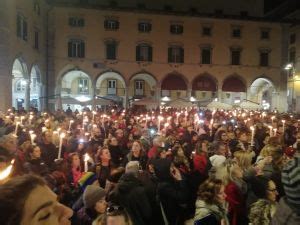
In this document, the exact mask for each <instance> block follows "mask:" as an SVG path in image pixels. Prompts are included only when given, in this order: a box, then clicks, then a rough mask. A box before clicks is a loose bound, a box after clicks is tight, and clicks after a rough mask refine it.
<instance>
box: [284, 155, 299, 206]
mask: <svg viewBox="0 0 300 225" xmlns="http://www.w3.org/2000/svg"><path fill="white" fill-rule="evenodd" d="M281 180H282V184H283V188H284V191H285V194H286V199H287V203H288V204H290V205H292V206H294V207H295V208H299V207H300V195H299V193H300V156H299V155H296V156H295V157H294V159H292V160H291V161H289V162H288V163H287V165H286V166H285V167H284V168H283V170H282V176H281Z"/></svg>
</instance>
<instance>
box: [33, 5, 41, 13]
mask: <svg viewBox="0 0 300 225" xmlns="http://www.w3.org/2000/svg"><path fill="white" fill-rule="evenodd" d="M33 11H34V12H35V14H36V15H38V16H39V15H41V7H40V4H39V3H38V2H36V1H35V2H34V3H33Z"/></svg>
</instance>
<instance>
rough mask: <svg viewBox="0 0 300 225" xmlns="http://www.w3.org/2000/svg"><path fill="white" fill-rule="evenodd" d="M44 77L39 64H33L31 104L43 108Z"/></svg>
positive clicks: (39, 108)
mask: <svg viewBox="0 0 300 225" xmlns="http://www.w3.org/2000/svg"><path fill="white" fill-rule="evenodd" d="M41 95H42V78H41V72H40V69H39V67H38V66H37V65H34V66H32V68H31V72H30V106H32V107H34V108H37V109H38V110H41V109H42V99H41Z"/></svg>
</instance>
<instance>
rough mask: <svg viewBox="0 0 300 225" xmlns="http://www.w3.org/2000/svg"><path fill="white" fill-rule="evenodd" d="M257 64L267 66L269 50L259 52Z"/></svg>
mask: <svg viewBox="0 0 300 225" xmlns="http://www.w3.org/2000/svg"><path fill="white" fill-rule="evenodd" d="M259 65H260V66H269V52H260V53H259Z"/></svg>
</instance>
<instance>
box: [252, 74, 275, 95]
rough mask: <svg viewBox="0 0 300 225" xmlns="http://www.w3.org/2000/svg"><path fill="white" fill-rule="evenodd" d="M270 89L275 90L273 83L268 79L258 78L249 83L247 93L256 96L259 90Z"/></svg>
mask: <svg viewBox="0 0 300 225" xmlns="http://www.w3.org/2000/svg"><path fill="white" fill-rule="evenodd" d="M270 87H272V88H273V89H275V85H274V83H273V81H272V80H271V79H270V78H268V77H265V76H260V77H257V78H255V79H254V80H253V81H252V82H251V85H250V89H249V91H250V94H257V93H258V92H259V91H260V90H261V89H266V88H267V89H268V88H270Z"/></svg>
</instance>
